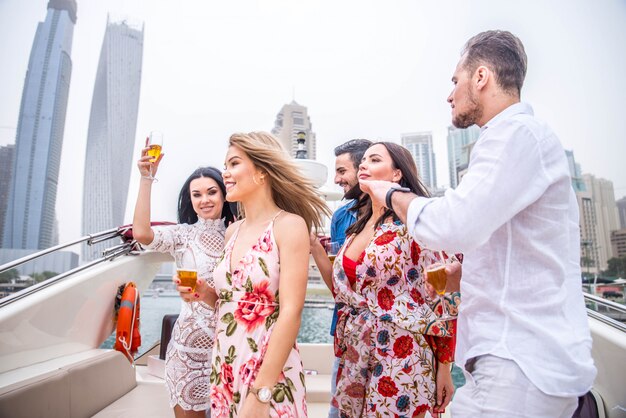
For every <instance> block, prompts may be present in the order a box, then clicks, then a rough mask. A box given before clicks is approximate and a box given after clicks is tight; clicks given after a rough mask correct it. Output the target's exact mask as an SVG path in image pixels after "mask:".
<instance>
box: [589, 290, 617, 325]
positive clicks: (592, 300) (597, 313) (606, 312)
mask: <svg viewBox="0 0 626 418" xmlns="http://www.w3.org/2000/svg"><path fill="white" fill-rule="evenodd" d="M583 295H584V297H585V305H586V306H587V315H589V316H590V317H591V318H594V319H597V320H598V321H601V322H603V323H605V324H607V325H610V326H612V327H613V328H616V329H618V330H620V331H622V332H626V323H624V321H626V305H622V304H620V303H616V302H613V301H611V300H608V299H604V298H601V297H599V296H595V295H592V294H590V293H583Z"/></svg>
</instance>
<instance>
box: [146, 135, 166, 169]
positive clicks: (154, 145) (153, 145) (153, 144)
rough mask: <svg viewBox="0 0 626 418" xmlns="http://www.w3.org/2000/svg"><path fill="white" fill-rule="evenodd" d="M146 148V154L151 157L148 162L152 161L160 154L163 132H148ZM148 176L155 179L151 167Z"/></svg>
mask: <svg viewBox="0 0 626 418" xmlns="http://www.w3.org/2000/svg"><path fill="white" fill-rule="evenodd" d="M148 148H149V149H148V155H149V156H150V157H151V158H150V162H151V163H154V162H156V160H157V159H158V158H159V155H161V150H162V149H163V134H162V133H161V132H150V135H149V136H148ZM150 178H151V179H152V180H154V181H156V178H154V173H153V172H152V169H150Z"/></svg>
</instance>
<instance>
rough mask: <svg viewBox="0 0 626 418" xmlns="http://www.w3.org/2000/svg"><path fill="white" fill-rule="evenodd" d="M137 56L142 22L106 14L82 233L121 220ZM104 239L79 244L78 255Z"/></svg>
mask: <svg viewBox="0 0 626 418" xmlns="http://www.w3.org/2000/svg"><path fill="white" fill-rule="evenodd" d="M142 56H143V25H142V24H141V23H138V22H132V21H130V20H128V19H123V20H119V21H117V20H115V19H107V23H106V32H105V34H104V39H103V40H102V50H101V52H100V60H99V62H98V70H97V74H96V81H95V83H94V88H93V99H92V102H91V114H90V116H89V130H88V133H87V150H86V153H85V174H84V183H83V184H84V186H83V216H82V234H83V235H89V234H94V233H97V232H101V231H105V230H108V229H111V228H115V227H117V226H120V225H123V224H124V215H125V213H126V202H127V198H128V184H129V181H130V176H131V165H132V161H133V151H134V148H135V134H136V129H137V114H138V111H139V94H140V87H141V64H142ZM110 246H111V243H110V242H102V243H99V244H94V245H91V246H88V245H86V244H85V245H83V249H82V254H83V260H93V259H95V258H98V257H99V256H100V255H101V254H102V251H103V250H104V249H106V248H107V247H110Z"/></svg>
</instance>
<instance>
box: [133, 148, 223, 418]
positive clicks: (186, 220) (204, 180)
mask: <svg viewBox="0 0 626 418" xmlns="http://www.w3.org/2000/svg"><path fill="white" fill-rule="evenodd" d="M146 151H147V148H146V149H144V150H143V152H142V157H141V159H140V160H139V162H138V163H137V165H138V167H139V171H140V172H141V183H140V186H139V196H138V198H137V204H136V206H135V215H134V219H133V236H134V238H135V239H136V240H137V241H139V242H140V243H141V244H143V245H145V246H146V247H147V248H149V249H153V250H155V251H159V252H165V253H169V254H171V255H172V256H173V255H174V252H175V251H176V250H178V249H181V248H185V247H187V248H189V249H191V251H193V254H194V256H195V260H196V265H197V269H198V278H199V281H200V282H202V281H205V282H206V284H208V287H213V279H212V277H213V269H214V267H215V264H216V262H217V260H218V258H219V257H220V255H221V254H222V251H223V248H224V231H225V229H226V228H225V226H224V223H225V222H226V223H227V224H230V223H231V222H232V221H233V220H234V218H233V215H232V213H231V211H230V208H229V206H228V205H227V204H224V196H225V194H226V191H225V188H224V183H223V182H222V178H221V173H220V172H219V170H217V169H215V168H212V167H202V168H199V169H197V170H196V171H194V172H193V173H192V174H191V176H189V178H188V179H187V181H186V182H185V184H184V185H183V187H182V189H181V191H180V196H179V199H178V222H179V223H178V224H177V225H169V226H159V227H152V228H151V226H150V193H151V188H152V182H153V180H152V179H151V178H150V176H149V174H150V166H152V173H156V171H157V169H158V165H159V163H160V161H161V157H162V156H163V155H161V157H159V159H158V160H157V161H156V162H154V163H150V157H149V156H146ZM213 294H214V295H215V292H214V291H213ZM208 299H210V298H207V300H208ZM215 299H216V296H214V297H213V302H210V301H209V303H207V302H201V301H196V300H194V299H193V298H190V299H188V300H186V301H185V302H183V303H182V305H181V310H180V315H179V316H178V319H177V320H176V323H175V324H174V329H173V330H172V339H171V340H170V343H169V345H168V347H167V354H166V357H165V382H166V387H167V390H168V393H169V396H170V407H172V408H173V409H174V414H175V416H176V417H177V418H180V417H186V418H189V417H197V418H204V417H205V411H206V410H207V409H209V407H210V398H209V392H210V383H209V373H210V368H211V350H212V347H213V342H214V339H215V311H214V309H213V304H214V302H215Z"/></svg>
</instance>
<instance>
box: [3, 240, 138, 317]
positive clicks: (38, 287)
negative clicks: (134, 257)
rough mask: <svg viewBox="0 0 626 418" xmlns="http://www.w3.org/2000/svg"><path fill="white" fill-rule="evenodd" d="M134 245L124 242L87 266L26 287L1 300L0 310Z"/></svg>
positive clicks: (128, 251) (111, 258)
mask: <svg viewBox="0 0 626 418" xmlns="http://www.w3.org/2000/svg"><path fill="white" fill-rule="evenodd" d="M134 245H135V243H134V241H133V242H125V243H123V244H120V245H117V246H115V247H112V248H109V249H107V250H105V251H104V255H103V256H102V257H101V258H99V259H97V260H94V261H91V262H89V263H87V264H84V265H82V266H78V267H76V268H73V269H72V270H69V271H66V272H65V273H61V274H59V275H57V276H54V277H52V278H50V279H48V280H45V281H43V282H41V283H37V284H34V285H32V286H29V287H27V288H26V289H24V290H21V291H19V292H16V293H13V294H11V295H9V296H7V297H5V298H3V299H0V308H2V307H4V306H6V305H9V304H11V303H13V302H15V301H18V300H20V299H23V298H25V297H27V296H29V295H31V294H33V293H36V292H39V291H41V290H43V289H45V288H47V287H49V286H52V285H53V284H55V283H57V282H59V281H61V280H63V279H65V278H66V277H68V276H71V275H72V274H74V273H78V272H79V271H83V270H86V269H88V268H90V267H92V266H95V265H97V264H100V263H103V262H105V261H109V260H113V259H114V258H117V257H119V256H121V255H126V254H128V253H130V252H131V251H132V249H133V247H134Z"/></svg>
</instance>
